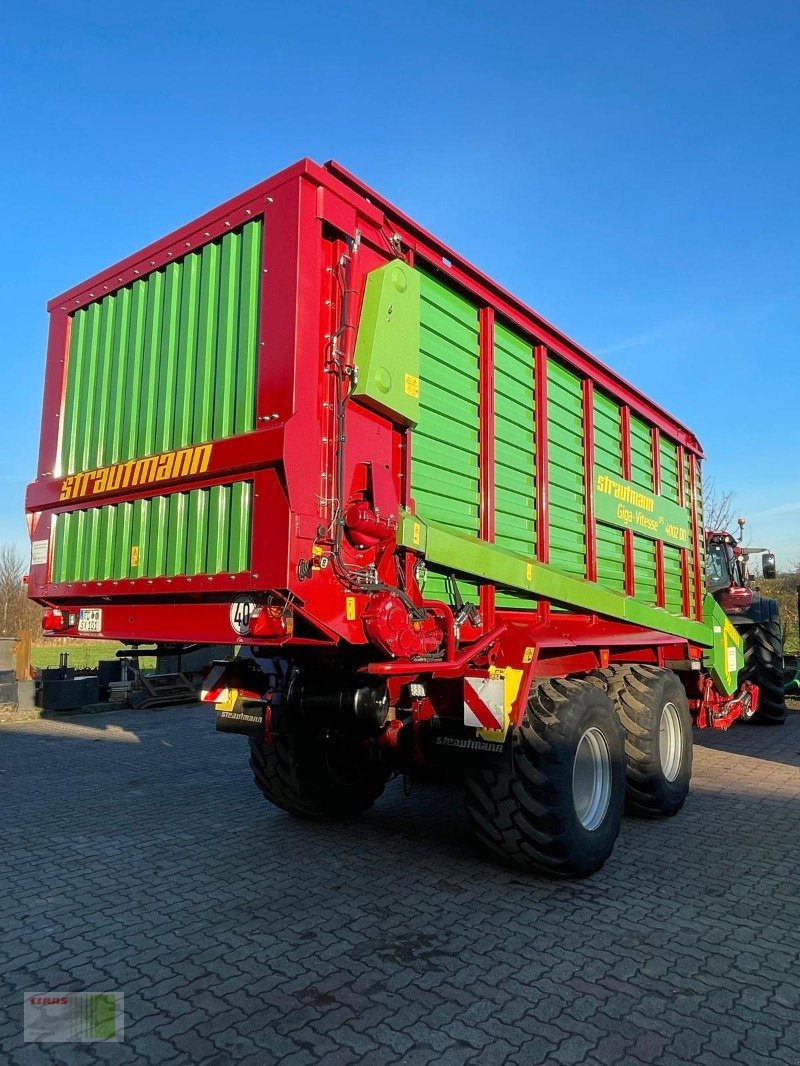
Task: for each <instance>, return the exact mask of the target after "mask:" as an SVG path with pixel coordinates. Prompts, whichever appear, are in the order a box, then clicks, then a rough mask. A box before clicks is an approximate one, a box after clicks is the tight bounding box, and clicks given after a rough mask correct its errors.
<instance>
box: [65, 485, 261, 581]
mask: <svg viewBox="0 0 800 1066" xmlns="http://www.w3.org/2000/svg"><path fill="white" fill-rule="evenodd" d="M251 517H252V484H251V482H249V481H238V482H234V483H233V484H228V485H213V486H212V487H211V488H207V489H193V490H191V491H189V492H171V493H168V494H166V495H164V496H150V497H148V498H146V499H137V500H132V501H130V502H126V503H116V504H107V505H105V506H103V507H88V508H84V509H82V510H74V511H65V512H63V513H62V514H59V515H57V516H56V520H55V532H54V535H53V557H52V568H51V579H52V581H54V582H67V581H104V580H122V579H124V578H137V577H144V578H155V577H180V576H186V575H194V574H237V573H241V572H242V571H245V570H248V569H249V567H250V526H251Z"/></svg>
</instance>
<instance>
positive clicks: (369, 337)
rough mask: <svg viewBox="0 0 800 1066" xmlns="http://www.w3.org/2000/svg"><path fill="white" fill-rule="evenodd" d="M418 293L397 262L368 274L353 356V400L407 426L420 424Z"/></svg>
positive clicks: (413, 275)
mask: <svg viewBox="0 0 800 1066" xmlns="http://www.w3.org/2000/svg"><path fill="white" fill-rule="evenodd" d="M419 290H420V277H419V272H418V271H416V270H413V269H412V268H411V267H409V266H406V264H405V263H403V262H401V261H400V260H395V261H394V262H392V263H387V264H386V265H385V266H382V267H378V269H377V270H372V271H370V273H369V275H368V276H367V284H366V288H365V291H364V300H363V303H362V305H361V317H360V319H359V322H358V337H357V339H356V348H355V355H354V360H355V365H356V367H357V368H358V379H357V382H356V387H355V389H354V390H353V395H354V396H356V397H358V398H359V399H361V400H363V401H364V402H365V403H367V404H368V405H369V406H371V407H375V408H377V409H378V410H379V411H382V412H383V413H384V414H388V415H390V416H391V417H394V418H396V419H398V420H399V421H400V422H404V423H405V424H407V425H416V423H417V422H418V421H419V391H420V381H419V341H420V337H419V334H420V321H419Z"/></svg>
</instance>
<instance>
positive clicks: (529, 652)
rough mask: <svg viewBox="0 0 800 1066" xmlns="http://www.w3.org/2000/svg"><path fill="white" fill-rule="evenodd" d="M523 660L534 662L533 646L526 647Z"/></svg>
mask: <svg viewBox="0 0 800 1066" xmlns="http://www.w3.org/2000/svg"><path fill="white" fill-rule="evenodd" d="M522 661H523V662H524V663H532V662H533V648H526V649H525V652H524V654H523V656H522Z"/></svg>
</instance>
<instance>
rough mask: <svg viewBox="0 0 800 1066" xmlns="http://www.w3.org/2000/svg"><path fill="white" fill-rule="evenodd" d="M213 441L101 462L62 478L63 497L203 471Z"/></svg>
mask: <svg viewBox="0 0 800 1066" xmlns="http://www.w3.org/2000/svg"><path fill="white" fill-rule="evenodd" d="M211 448H212V445H210V444H198V445H197V446H196V447H194V448H180V449H177V450H176V451H173V452H161V453H160V454H159V455H148V456H145V458H143V459H129V460H128V461H127V462H126V463H114V464H113V466H101V467H98V469H97V470H86V471H84V472H83V473H81V474H72V475H71V476H70V477H65V478H64V480H63V481H62V482H61V494H60V495H59V499H60V500H77V499H80V498H81V497H82V496H101V495H103V494H104V493H109V492H118V491H120V490H122V489H133V488H141V487H142V486H143V485H152V484H154V483H155V482H157V481H171V480H174V479H177V478H184V477H191V476H192V475H193V474H204V473H205V472H206V470H208V464H209V462H210V461H211Z"/></svg>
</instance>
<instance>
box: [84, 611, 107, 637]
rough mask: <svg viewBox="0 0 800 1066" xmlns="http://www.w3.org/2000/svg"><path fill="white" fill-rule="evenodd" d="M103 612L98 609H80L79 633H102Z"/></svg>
mask: <svg viewBox="0 0 800 1066" xmlns="http://www.w3.org/2000/svg"><path fill="white" fill-rule="evenodd" d="M102 631H103V611H102V609H101V608H100V607H81V609H80V612H79V614H78V632H79V633H102Z"/></svg>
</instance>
